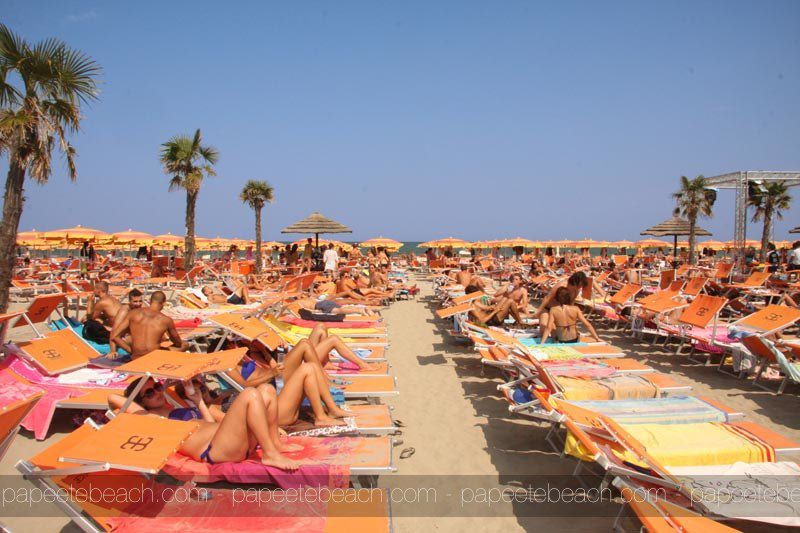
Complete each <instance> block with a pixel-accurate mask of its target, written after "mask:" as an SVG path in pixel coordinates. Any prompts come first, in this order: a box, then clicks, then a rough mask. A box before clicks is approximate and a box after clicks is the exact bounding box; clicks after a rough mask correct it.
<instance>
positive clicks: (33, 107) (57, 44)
mask: <svg viewBox="0 0 800 533" xmlns="http://www.w3.org/2000/svg"><path fill="white" fill-rule="evenodd" d="M100 70H101V69H100V66H99V65H98V64H97V63H95V62H94V60H92V59H91V58H90V57H88V56H86V55H84V54H83V53H82V52H79V51H77V50H74V49H72V48H70V47H69V46H67V45H66V44H65V43H63V42H62V41H60V40H58V39H45V40H43V41H40V42H38V43H35V44H29V43H28V42H27V41H25V40H24V39H22V37H20V36H19V35H17V34H15V33H14V32H13V31H11V30H10V29H9V28H8V27H7V26H5V25H3V24H0V155H6V156H7V157H8V163H9V165H8V166H9V168H8V174H7V176H6V190H5V196H4V198H3V220H2V223H0V313H2V312H5V311H6V309H7V308H8V295H9V288H10V286H11V276H12V273H13V269H14V256H15V254H14V249H15V247H16V241H17V230H18V229H19V219H20V217H21V216H22V207H23V204H24V202H25V198H24V196H23V193H24V186H25V176H26V174H30V177H31V178H32V179H33V180H34V181H35V182H37V183H41V184H44V183H47V180H48V179H49V178H50V174H51V173H52V153H53V148H55V146H56V144H57V145H58V147H59V148H60V150H61V152H62V153H63V154H64V156H65V158H66V163H67V169H68V171H69V177H70V179H71V180H73V181H74V180H75V179H76V178H77V169H76V167H75V156H76V152H75V148H74V147H73V146H72V145H71V144H70V143H69V141H68V140H67V136H68V134H70V133H75V132H77V131H78V129H79V126H80V122H81V118H82V117H81V113H80V110H81V105H82V104H86V103H88V102H89V101H91V100H94V99H96V98H97V95H98V90H97V77H98V76H99V74H100ZM12 77H13V78H14V79H15V80H17V83H16V84H14V83H12Z"/></svg>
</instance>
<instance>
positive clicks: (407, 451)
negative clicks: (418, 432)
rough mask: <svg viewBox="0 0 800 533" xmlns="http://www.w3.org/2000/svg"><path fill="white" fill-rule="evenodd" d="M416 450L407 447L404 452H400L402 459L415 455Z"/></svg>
mask: <svg viewBox="0 0 800 533" xmlns="http://www.w3.org/2000/svg"><path fill="white" fill-rule="evenodd" d="M416 451H417V450H415V449H414V448H406V449H404V450H403V451H402V452H400V459H408V458H409V457H411V456H412V455H414V453H416Z"/></svg>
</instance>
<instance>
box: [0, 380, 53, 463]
mask: <svg viewBox="0 0 800 533" xmlns="http://www.w3.org/2000/svg"><path fill="white" fill-rule="evenodd" d="M43 394H44V393H42V392H39V393H34V394H31V395H29V396H27V397H25V398H20V399H19V400H15V401H12V402H10V403H8V404H6V405H3V406H0V461H2V460H3V456H5V453H6V451H7V450H8V448H9V447H10V446H11V442H12V441H13V440H14V437H15V436H16V435H17V433H18V432H19V425H20V424H21V423H22V421H23V420H24V419H25V417H26V416H27V415H28V413H29V412H30V411H31V409H33V407H34V406H35V405H36V402H38V401H39V400H40V399H41V397H42V395H43Z"/></svg>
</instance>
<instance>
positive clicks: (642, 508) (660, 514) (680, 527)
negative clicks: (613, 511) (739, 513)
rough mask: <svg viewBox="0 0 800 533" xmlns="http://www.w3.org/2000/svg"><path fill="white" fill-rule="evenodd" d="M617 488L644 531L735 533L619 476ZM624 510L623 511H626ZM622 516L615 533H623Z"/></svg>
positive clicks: (660, 532) (653, 532) (651, 532)
mask: <svg viewBox="0 0 800 533" xmlns="http://www.w3.org/2000/svg"><path fill="white" fill-rule="evenodd" d="M614 486H615V487H617V488H618V489H620V493H621V494H622V498H623V500H624V501H625V504H626V505H628V506H629V507H630V508H631V510H632V511H633V512H634V514H636V516H637V518H638V519H639V521H640V522H641V524H642V529H643V530H646V531H648V532H649V533H735V532H737V531H739V530H738V529H733V528H731V527H728V526H726V525H724V524H720V523H719V522H715V521H714V520H712V519H711V518H708V517H705V516H703V515H701V514H698V513H695V512H694V511H691V510H689V509H686V508H685V507H681V506H679V505H676V504H674V503H671V502H668V501H665V500H663V499H659V498H657V497H656V496H655V495H654V494H653V492H652V491H647V490H643V489H641V488H639V487H635V486H634V485H631V484H630V483H629V482H628V481H627V480H626V479H624V478H621V477H617V478H616V479H615V480H614ZM623 510H624V508H623ZM620 523H621V512H620V516H619V517H617V520H616V521H615V527H614V530H615V531H623V528H622V527H621V526H620Z"/></svg>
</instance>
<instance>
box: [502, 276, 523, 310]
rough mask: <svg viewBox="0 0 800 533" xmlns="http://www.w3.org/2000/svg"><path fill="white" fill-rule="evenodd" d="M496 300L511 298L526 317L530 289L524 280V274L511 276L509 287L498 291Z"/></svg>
mask: <svg viewBox="0 0 800 533" xmlns="http://www.w3.org/2000/svg"><path fill="white" fill-rule="evenodd" d="M495 298H510V299H511V300H512V301H513V302H514V303H516V304H517V309H519V312H520V314H522V315H526V314H527V309H528V289H527V288H526V287H525V284H524V282H523V280H522V274H519V273H514V274H511V278H510V279H509V280H508V285H506V286H505V287H504V288H503V289H501V290H499V291H497V294H495Z"/></svg>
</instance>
